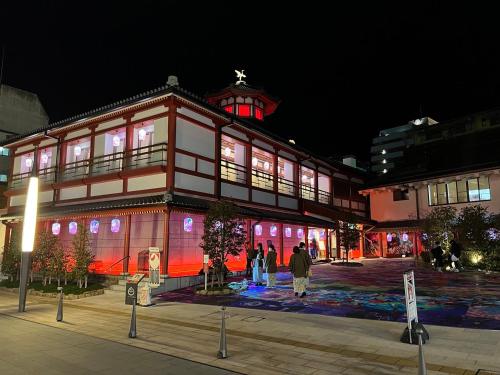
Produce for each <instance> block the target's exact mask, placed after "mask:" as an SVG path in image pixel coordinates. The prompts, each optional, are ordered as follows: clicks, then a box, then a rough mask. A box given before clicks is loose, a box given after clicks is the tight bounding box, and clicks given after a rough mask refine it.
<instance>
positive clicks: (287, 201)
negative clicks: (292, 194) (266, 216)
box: [278, 195, 299, 210]
mask: <svg viewBox="0 0 500 375" xmlns="http://www.w3.org/2000/svg"><path fill="white" fill-rule="evenodd" d="M278 205H279V206H280V207H283V208H291V209H292V210H297V209H298V208H299V202H298V201H297V199H294V198H287V197H282V196H281V195H280V196H278Z"/></svg>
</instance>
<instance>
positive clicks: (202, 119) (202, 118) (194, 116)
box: [177, 107, 215, 127]
mask: <svg viewBox="0 0 500 375" xmlns="http://www.w3.org/2000/svg"><path fill="white" fill-rule="evenodd" d="M177 112H178V113H182V114H183V115H185V116H188V117H191V118H192V119H195V120H198V121H199V122H202V123H204V124H206V125H209V126H211V127H215V124H214V122H213V121H212V120H211V119H209V118H208V117H205V116H203V115H200V114H199V113H196V112H193V111H191V110H190V109H187V108H186V107H181V108H178V109H177Z"/></svg>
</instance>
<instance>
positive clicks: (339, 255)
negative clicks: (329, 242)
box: [335, 221, 342, 259]
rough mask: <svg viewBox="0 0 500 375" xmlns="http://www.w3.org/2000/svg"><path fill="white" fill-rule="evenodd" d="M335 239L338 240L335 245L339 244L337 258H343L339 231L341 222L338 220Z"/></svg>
mask: <svg viewBox="0 0 500 375" xmlns="http://www.w3.org/2000/svg"><path fill="white" fill-rule="evenodd" d="M335 241H336V242H337V243H336V244H335V245H336V246H337V259H339V258H340V259H341V258H342V249H341V248H340V231H339V222H338V221H337V225H336V228H335Z"/></svg>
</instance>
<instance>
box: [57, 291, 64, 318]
mask: <svg viewBox="0 0 500 375" xmlns="http://www.w3.org/2000/svg"><path fill="white" fill-rule="evenodd" d="M57 290H58V291H59V292H60V293H59V303H58V304H57V317H56V320H57V321H58V322H62V320H63V298H64V294H63V287H62V286H58V287H57Z"/></svg>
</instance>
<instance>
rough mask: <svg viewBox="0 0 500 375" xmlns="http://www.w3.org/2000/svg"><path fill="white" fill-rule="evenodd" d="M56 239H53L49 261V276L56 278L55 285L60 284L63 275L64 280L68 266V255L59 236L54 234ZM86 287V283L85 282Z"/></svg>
mask: <svg viewBox="0 0 500 375" xmlns="http://www.w3.org/2000/svg"><path fill="white" fill-rule="evenodd" d="M54 237H55V238H56V240H55V241H54V244H53V248H52V254H51V257H50V262H49V270H50V277H54V278H55V279H57V286H61V278H62V277H64V280H65V281H66V269H67V267H68V255H67V254H66V252H65V251H64V249H63V247H62V245H61V243H60V242H59V238H58V237H57V236H54ZM85 287H87V283H85Z"/></svg>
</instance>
